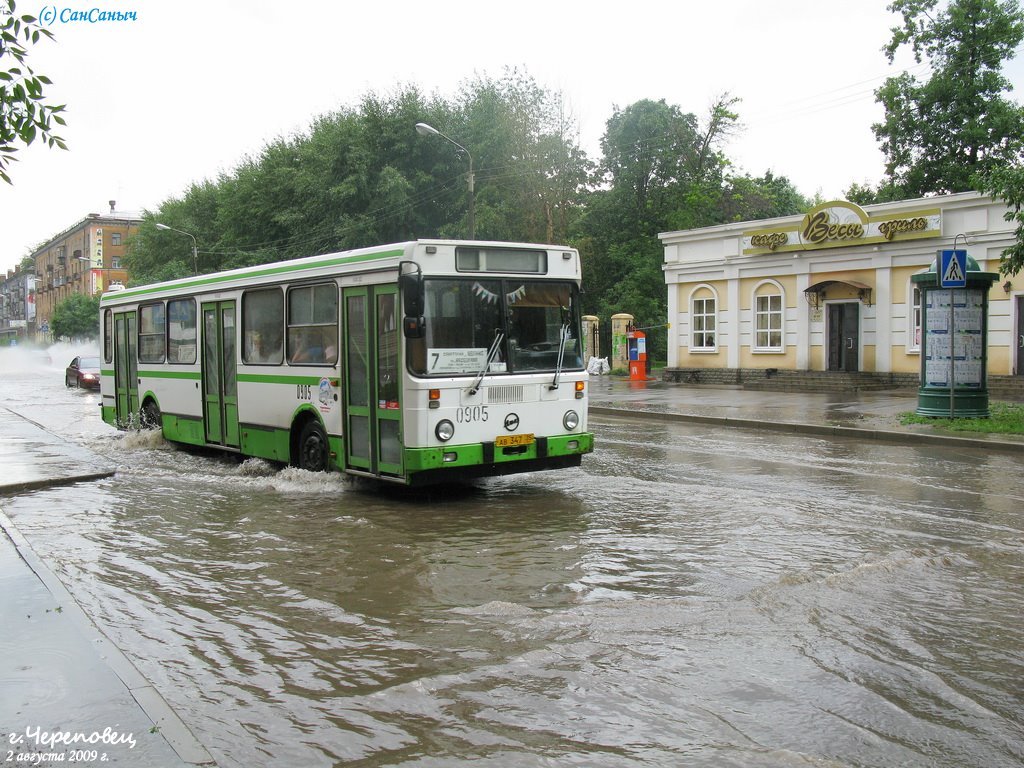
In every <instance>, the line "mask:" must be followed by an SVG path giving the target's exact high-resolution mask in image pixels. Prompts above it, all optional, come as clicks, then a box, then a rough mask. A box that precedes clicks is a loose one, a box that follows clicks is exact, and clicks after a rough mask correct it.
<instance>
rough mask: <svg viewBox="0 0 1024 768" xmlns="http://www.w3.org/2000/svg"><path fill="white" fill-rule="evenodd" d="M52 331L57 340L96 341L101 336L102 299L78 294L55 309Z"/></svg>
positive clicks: (51, 319)
mask: <svg viewBox="0 0 1024 768" xmlns="http://www.w3.org/2000/svg"><path fill="white" fill-rule="evenodd" d="M50 329H51V331H52V332H53V336H54V338H57V339H95V338H97V337H98V336H99V335H100V298H99V296H91V297H90V296H86V295H85V294H82V293H76V294H74V295H73V296H69V297H68V298H66V299H64V301H62V302H60V303H59V304H58V305H57V306H56V307H54V309H53V317H52V318H50Z"/></svg>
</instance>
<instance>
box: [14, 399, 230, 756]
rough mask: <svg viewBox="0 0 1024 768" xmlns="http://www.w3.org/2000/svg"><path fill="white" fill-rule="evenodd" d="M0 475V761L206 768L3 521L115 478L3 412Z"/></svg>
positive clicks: (79, 451) (200, 752)
mask: <svg viewBox="0 0 1024 768" xmlns="http://www.w3.org/2000/svg"><path fill="white" fill-rule="evenodd" d="M0 467H2V468H3V469H2V470H0V626H2V631H0V685H2V687H3V695H2V696H0V739H2V741H3V744H4V752H3V757H4V758H5V759H6V756H7V754H8V752H10V753H12V757H11V764H12V765H44V766H45V765H57V764H64V763H67V762H72V761H74V762H81V763H84V764H88V765H93V764H97V765H98V764H99V763H109V764H113V765H131V766H133V767H135V766H138V767H140V768H174V766H180V767H184V766H190V765H213V764H214V761H213V759H212V758H211V757H210V755H209V754H208V753H207V752H206V750H205V749H204V748H203V747H202V745H200V744H199V743H198V742H197V741H196V739H195V737H194V736H193V735H192V734H191V733H190V732H189V730H188V728H187V727H186V726H185V725H184V723H182V722H181V720H180V719H179V718H178V716H177V715H176V714H175V713H174V712H173V711H172V710H171V709H170V707H169V706H168V705H167V703H166V702H165V701H164V700H163V699H162V698H161V697H160V694H159V693H157V692H156V690H155V689H154V688H153V687H152V686H151V685H150V684H149V683H148V682H147V681H146V680H145V679H144V678H143V677H142V675H140V674H139V672H138V671H137V670H136V669H135V667H134V666H133V665H132V663H131V662H130V661H129V660H128V659H127V658H126V657H125V656H124V655H123V654H122V653H121V652H120V651H119V650H118V649H117V648H116V647H115V646H114V644H113V643H112V642H110V640H109V639H107V638H106V637H105V636H104V635H103V634H102V632H100V631H99V630H98V629H97V628H96V627H95V625H93V623H92V622H91V621H90V620H89V618H88V616H86V615H85V613H84V612H83V611H82V609H81V608H80V607H79V606H78V604H77V603H76V602H75V600H74V598H73V597H72V596H71V594H70V593H69V592H68V591H67V589H66V588H65V587H64V585H63V584H62V583H61V581H60V580H59V579H58V578H57V577H56V576H55V575H54V574H53V573H52V572H51V571H50V569H49V568H48V567H47V566H46V565H45V563H43V562H42V560H40V558H39V557H38V556H37V555H36V553H35V552H34V551H33V549H32V547H31V545H30V544H29V543H28V541H27V540H26V539H25V537H24V536H22V534H21V533H20V532H19V531H18V529H17V528H16V527H15V525H14V524H13V522H12V521H11V520H10V518H9V517H7V515H6V514H5V513H4V512H3V511H2V507H3V497H4V496H10V495H13V494H17V493H22V492H25V491H30V490H34V489H41V488H46V487H51V486H55V485H67V484H70V483H75V482H80V481H88V480H95V479H97V478H102V477H108V476H110V475H112V474H113V473H114V469H113V468H112V467H109V466H106V465H104V464H103V463H102V462H101V461H100V460H99V459H97V457H95V456H94V455H93V454H91V453H90V452H89V451H87V450H86V449H84V448H82V447H80V446H77V445H74V444H72V443H68V442H65V441H64V440H62V439H61V438H59V437H57V436H56V435H53V434H51V433H49V432H47V431H46V430H45V429H43V428H42V427H40V426H39V425H37V424H34V423H33V422H31V421H28V420H27V419H25V418H23V417H21V416H19V415H18V414H16V413H14V412H13V411H11V410H9V409H7V408H3V407H0ZM93 753H95V754H93ZM5 764H6V763H5Z"/></svg>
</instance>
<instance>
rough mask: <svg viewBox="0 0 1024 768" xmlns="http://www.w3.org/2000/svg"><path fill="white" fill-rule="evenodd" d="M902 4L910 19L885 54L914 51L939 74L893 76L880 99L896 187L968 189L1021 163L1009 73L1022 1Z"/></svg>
mask: <svg viewBox="0 0 1024 768" xmlns="http://www.w3.org/2000/svg"><path fill="white" fill-rule="evenodd" d="M938 4H939V0H893V2H892V3H891V4H890V5H889V10H891V11H894V12H896V13H899V14H900V15H901V16H902V20H903V23H902V25H901V26H898V27H894V28H893V29H892V39H891V40H890V42H889V44H888V45H887V46H886V47H885V49H884V50H885V53H886V55H887V56H888V59H889V62H890V63H892V61H893V59H894V57H895V55H896V51H897V50H899V49H900V48H901V47H903V46H905V45H909V46H910V47H911V49H912V51H913V53H914V57H915V59H916V61H918V62H919V63H920V62H922V61H923V60H924V59H927V63H928V65H929V68H930V70H931V75H930V76H929V77H928V78H927V79H926V80H924V81H923V82H921V81H918V79H917V78H916V77H914V76H912V75H910V74H908V73H903V74H901V75H899V76H896V77H891V78H889V79H888V80H886V81H885V83H884V84H883V85H882V87H881V88H879V89H878V90H877V91H876V92H875V96H876V98H877V100H878V101H879V102H880V103H881V104H882V105H883V106H884V107H885V119H884V121H883V122H881V123H876V124H875V125H873V126H872V129H873V130H874V133H875V138H876V139H877V140H878V141H879V143H880V144H881V148H882V151H883V153H884V154H885V158H886V174H887V176H888V184H889V185H891V186H893V187H895V188H896V189H898V191H899V194H900V196H902V197H920V196H922V195H926V194H932V193H949V192H965V191H967V190H969V189H971V188H972V179H973V177H974V176H975V175H978V174H985V173H988V172H989V171H991V170H992V169H994V168H998V167H1000V166H1002V165H1004V164H1006V163H1007V162H1013V161H1014V160H1016V158H1018V157H1019V156H1020V154H1021V151H1022V149H1024V110H1022V108H1021V107H1020V106H1019V105H1017V104H1016V103H1014V102H1011V101H1009V100H1008V99H1007V98H1006V97H1005V94H1006V93H1007V92H1008V91H1010V90H1011V86H1010V83H1009V81H1008V80H1007V79H1006V77H1004V76H1003V74H1002V66H1003V63H1004V62H1006V61H1008V60H1009V59H1011V58H1012V57H1013V55H1014V51H1015V50H1016V48H1017V46H1018V45H1019V44H1020V42H1021V40H1022V39H1024V16H1022V13H1021V10H1020V8H1019V6H1018V5H1017V2H1016V0H950V2H949V4H948V5H947V6H946V7H944V8H942V9H941V10H940V9H938V7H937V6H938Z"/></svg>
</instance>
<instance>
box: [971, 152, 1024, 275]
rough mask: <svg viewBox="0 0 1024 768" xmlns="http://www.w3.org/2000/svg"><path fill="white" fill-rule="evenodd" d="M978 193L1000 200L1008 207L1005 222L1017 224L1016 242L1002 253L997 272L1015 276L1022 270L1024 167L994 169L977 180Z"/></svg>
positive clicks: (1023, 248) (1010, 166) (1011, 166)
mask: <svg viewBox="0 0 1024 768" xmlns="http://www.w3.org/2000/svg"><path fill="white" fill-rule="evenodd" d="M978 182H979V184H978V186H979V191H981V192H984V193H985V194H989V195H992V196H993V197H997V198H1000V199H1002V200H1004V201H1005V202H1006V204H1007V205H1008V206H1009V210H1008V211H1007V212H1006V213H1005V214H1004V217H1005V219H1006V220H1007V221H1016V222H1017V232H1016V234H1017V242H1016V243H1014V244H1013V245H1011V246H1010V247H1009V248H1007V249H1006V250H1004V251H1003V253H1002V256H1001V258H1000V261H999V271H1000V272H1002V273H1003V274H1004V275H1016V274H1017V273H1018V272H1020V271H1021V270H1024V166H1022V165H1021V164H1020V163H1016V164H1014V165H1006V166H1004V167H1002V168H995V169H993V170H992V171H991V172H989V173H988V174H986V175H985V176H984V177H979V179H978Z"/></svg>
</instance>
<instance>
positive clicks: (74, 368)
mask: <svg viewBox="0 0 1024 768" xmlns="http://www.w3.org/2000/svg"><path fill="white" fill-rule="evenodd" d="M64 385H65V386H68V387H84V388H85V389H99V388H100V359H99V358H98V357H76V358H75V359H74V360H72V361H71V364H70V365H69V366H68V367H67V369H66V370H65V371H64Z"/></svg>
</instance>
